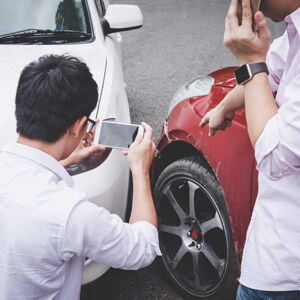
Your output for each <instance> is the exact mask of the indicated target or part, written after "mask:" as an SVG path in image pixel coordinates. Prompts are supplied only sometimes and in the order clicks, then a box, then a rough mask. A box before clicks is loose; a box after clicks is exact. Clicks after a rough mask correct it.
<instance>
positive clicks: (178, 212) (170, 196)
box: [164, 186, 186, 220]
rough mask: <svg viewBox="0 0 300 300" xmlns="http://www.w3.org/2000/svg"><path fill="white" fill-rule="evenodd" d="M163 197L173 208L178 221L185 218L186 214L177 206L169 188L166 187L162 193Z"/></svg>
mask: <svg viewBox="0 0 300 300" xmlns="http://www.w3.org/2000/svg"><path fill="white" fill-rule="evenodd" d="M164 195H165V196H166V197H167V198H168V200H169V202H170V204H171V205H172V207H173V208H174V210H175V212H176V214H177V215H178V217H179V219H180V220H182V219H183V218H185V217H186V214H185V212H184V211H183V209H182V208H181V207H180V205H179V204H178V202H177V200H176V198H175V196H174V194H173V192H172V191H171V189H170V186H168V187H167V189H166V190H165V191H164Z"/></svg>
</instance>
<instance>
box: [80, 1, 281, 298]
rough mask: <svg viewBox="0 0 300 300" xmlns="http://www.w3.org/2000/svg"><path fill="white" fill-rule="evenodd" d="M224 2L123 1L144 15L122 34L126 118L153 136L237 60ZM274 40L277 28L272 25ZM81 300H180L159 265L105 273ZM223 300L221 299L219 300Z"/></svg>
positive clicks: (277, 32) (277, 26)
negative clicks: (183, 98)
mask: <svg viewBox="0 0 300 300" xmlns="http://www.w3.org/2000/svg"><path fill="white" fill-rule="evenodd" d="M229 2H230V1H229V0H160V1H159V0H151V1H149V0H139V1H137V0H126V1H123V0H122V1H120V0H119V1H116V0H114V1H112V3H128V4H137V5H139V6H140V8H141V9H142V11H143V14H144V27H143V28H142V29H139V30H136V31H132V32H127V33H123V34H122V36H123V58H124V71H125V79H126V82H127V89H128V97H129V102H130V109H131V116H132V121H133V122H134V123H140V122H141V121H145V122H148V123H149V124H150V125H151V126H153V127H154V129H155V136H156V137H158V136H159V134H160V131H161V126H162V121H163V120H164V118H165V117H166V113H167V109H168V105H169V101H170V100H171V98H172V96H173V95H174V93H175V92H176V90H177V89H178V88H179V87H180V86H181V85H182V84H183V83H185V82H186V81H188V80H190V79H192V78H193V77H194V76H196V75H203V74H206V73H208V72H210V71H212V70H215V69H218V68H220V67H222V66H228V65H235V64H236V61H235V60H234V59H233V57H232V55H231V54H230V53H229V52H228V50H227V49H226V48H225V47H224V46H223V43H222V40H223V31H224V18H225V16H226V12H227V8H228V5H229ZM272 31H273V33H274V35H275V36H278V35H279V33H281V32H282V25H272ZM81 299H83V300H100V299H105V300H109V299H113V300H119V299H120V300H125V299H126V300H138V299H143V300H148V299H149V300H150V299H151V300H154V299H168V300H174V299H176V300H180V299H183V298H182V297H181V296H180V294H178V293H177V292H176V291H175V289H174V288H173V287H172V286H171V285H170V283H169V282H168V280H167V279H166V278H165V276H164V273H163V272H162V270H161V267H160V265H159V263H158V261H155V263H154V264H153V265H152V266H150V267H148V268H145V269H142V270H139V271H122V270H113V269H111V270H109V271H108V272H107V273H106V274H105V275H104V276H103V277H102V278H100V280H97V281H96V282H94V283H92V284H91V285H89V286H88V287H86V288H84V289H83V291H82V297H81ZM224 300H225V299H224Z"/></svg>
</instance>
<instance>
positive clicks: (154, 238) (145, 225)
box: [132, 221, 162, 256]
mask: <svg viewBox="0 0 300 300" xmlns="http://www.w3.org/2000/svg"><path fill="white" fill-rule="evenodd" d="M132 226H134V227H135V228H137V229H138V230H139V231H141V232H143V233H144V234H145V236H146V237H149V238H148V240H149V242H150V244H151V246H152V247H153V248H154V250H155V253H156V255H157V256H161V255H162V254H161V251H160V249H159V240H158V231H157V228H156V227H155V226H153V225H152V224H151V223H149V222H147V221H137V222H135V223H133V224H132Z"/></svg>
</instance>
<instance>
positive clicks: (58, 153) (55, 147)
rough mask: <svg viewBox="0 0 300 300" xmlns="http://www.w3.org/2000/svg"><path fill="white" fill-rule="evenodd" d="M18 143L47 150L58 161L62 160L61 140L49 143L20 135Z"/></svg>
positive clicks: (43, 150)
mask: <svg viewBox="0 0 300 300" xmlns="http://www.w3.org/2000/svg"><path fill="white" fill-rule="evenodd" d="M17 143H19V144H23V145H25V146H29V147H32V148H35V149H38V150H40V151H42V152H45V153H47V154H48V155H50V156H52V157H54V158H55V159H56V160H58V161H59V160H61V159H62V157H63V151H62V147H61V145H60V142H59V141H58V142H55V143H47V142H43V141H39V140H32V139H28V138H26V137H23V136H19V137H18V139H17Z"/></svg>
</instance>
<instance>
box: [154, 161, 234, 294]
mask: <svg viewBox="0 0 300 300" xmlns="http://www.w3.org/2000/svg"><path fill="white" fill-rule="evenodd" d="M154 198H155V205H156V208H157V214H158V223H159V242H160V248H161V251H162V254H163V255H162V257H161V263H162V266H163V268H164V269H165V271H166V274H167V275H168V277H169V279H171V282H172V283H173V284H175V286H176V287H177V288H178V289H179V291H180V292H181V293H182V294H183V295H185V296H187V297H188V298H189V299H205V300H221V299H222V300H227V299H234V293H235V290H236V286H237V283H236V282H237V280H236V279H237V273H238V271H237V260H236V254H235V247H234V241H233V237H232V231H231V224H230V221H229V216H228V212H227V208H226V203H225V200H224V195H223V192H222V189H221V187H220V185H219V183H218V181H217V179H216V177H215V176H214V174H213V172H212V170H211V168H210V167H209V166H208V164H207V163H206V162H204V161H203V160H201V159H199V158H196V157H187V158H183V159H180V160H177V161H175V162H173V163H172V164H170V165H169V166H168V167H167V168H166V169H165V170H164V171H163V172H162V173H161V175H160V176H159V178H158V180H157V181H156V183H155V187H154Z"/></svg>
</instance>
